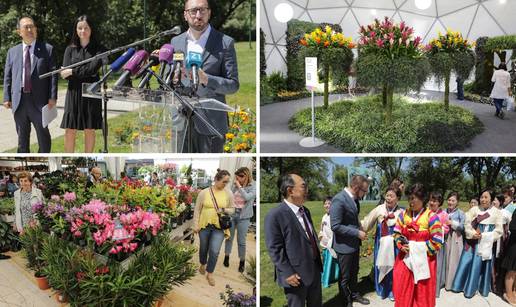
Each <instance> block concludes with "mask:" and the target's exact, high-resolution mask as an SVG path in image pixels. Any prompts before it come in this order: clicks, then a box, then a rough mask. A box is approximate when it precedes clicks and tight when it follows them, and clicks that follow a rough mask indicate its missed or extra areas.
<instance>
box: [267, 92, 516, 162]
mask: <svg viewBox="0 0 516 307" xmlns="http://www.w3.org/2000/svg"><path fill="white" fill-rule="evenodd" d="M423 94H424V95H426V96H427V97H428V98H429V99H435V100H437V101H442V95H443V93H441V92H433V91H423ZM343 99H349V95H347V94H346V95H330V99H329V100H330V103H333V102H336V101H340V100H343ZM322 100H323V97H322V96H316V97H315V102H316V106H321V105H322V104H323V102H322ZM450 103H452V104H455V105H459V106H462V107H464V108H466V109H468V110H471V111H472V112H473V113H475V115H476V116H477V117H478V119H480V121H482V123H483V124H484V132H482V133H481V134H479V135H477V136H476V137H475V138H474V139H473V140H472V143H471V146H469V147H468V148H466V149H465V150H463V151H460V152H463V153H510V152H516V142H512V141H511V140H510V138H509V136H511V135H513V134H514V131H515V130H516V114H515V113H514V112H509V113H506V116H505V119H504V120H500V119H499V118H497V117H495V116H494V106H491V105H485V104H480V103H475V102H471V101H467V100H464V101H459V100H456V99H455V94H453V93H452V94H450ZM308 107H310V98H303V99H299V100H293V101H287V102H278V103H273V104H269V105H265V106H261V107H260V114H261V115H260V116H261V117H260V151H261V152H263V153H294V152H297V153H338V152H341V151H340V150H339V149H337V148H335V147H333V146H330V145H327V144H326V145H323V146H320V147H315V148H304V147H301V146H300V145H299V141H300V140H301V139H302V138H303V136H301V135H299V134H298V133H297V132H294V131H292V130H290V129H289V127H288V121H289V119H290V118H291V117H292V116H293V115H294V114H295V113H296V112H297V111H299V110H301V109H304V108H308ZM316 129H317V121H316Z"/></svg>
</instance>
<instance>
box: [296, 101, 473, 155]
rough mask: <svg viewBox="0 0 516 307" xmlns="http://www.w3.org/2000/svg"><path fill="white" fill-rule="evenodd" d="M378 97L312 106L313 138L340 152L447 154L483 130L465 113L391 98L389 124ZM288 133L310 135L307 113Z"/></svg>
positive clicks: (309, 120)
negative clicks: (314, 130)
mask: <svg viewBox="0 0 516 307" xmlns="http://www.w3.org/2000/svg"><path fill="white" fill-rule="evenodd" d="M381 110H382V103H381V97H380V96H367V97H362V98H359V99H357V100H356V101H341V102H337V103H334V104H332V105H330V107H329V109H327V110H323V109H322V108H320V107H318V108H316V134H317V137H319V138H321V139H323V140H325V141H326V142H327V143H329V144H331V145H334V146H336V147H338V148H339V149H341V150H342V151H344V152H450V151H454V150H460V149H463V148H465V147H467V146H468V145H469V144H470V142H471V140H472V139H473V137H474V136H475V135H477V134H479V133H480V132H482V130H483V125H482V123H481V122H480V121H479V120H478V118H477V117H475V116H474V115H473V113H471V112H470V111H468V110H466V109H463V108H461V107H457V106H450V112H446V111H445V110H444V109H443V108H442V104H441V103H434V102H431V103H409V102H407V101H406V100H405V99H404V98H401V97H395V101H394V111H393V120H392V123H391V124H390V125H385V124H384V123H383V120H382V112H381ZM289 126H290V128H291V129H293V130H295V131H298V132H299V133H301V134H302V135H305V136H308V135H310V134H311V110H310V108H308V109H304V110H301V111H299V112H298V113H296V114H295V115H294V116H293V117H292V118H291V120H290V123H289Z"/></svg>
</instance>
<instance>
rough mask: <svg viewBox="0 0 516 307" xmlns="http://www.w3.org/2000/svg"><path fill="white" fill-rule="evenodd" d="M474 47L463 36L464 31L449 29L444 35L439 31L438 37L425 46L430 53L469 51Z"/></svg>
mask: <svg viewBox="0 0 516 307" xmlns="http://www.w3.org/2000/svg"><path fill="white" fill-rule="evenodd" d="M472 47H473V44H472V43H470V42H468V40H467V39H464V38H463V37H462V33H460V32H458V31H452V30H451V29H447V31H446V33H445V34H444V35H443V34H441V32H440V31H439V32H438V34H437V38H434V39H432V40H431V41H430V43H428V44H427V45H426V47H425V50H426V51H427V52H428V53H431V54H435V53H437V52H443V51H444V52H456V51H467V50H469V49H471V48H472Z"/></svg>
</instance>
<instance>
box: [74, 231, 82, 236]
mask: <svg viewBox="0 0 516 307" xmlns="http://www.w3.org/2000/svg"><path fill="white" fill-rule="evenodd" d="M73 235H74V237H80V236H82V233H81V232H80V231H79V230H76V231H74V233H73Z"/></svg>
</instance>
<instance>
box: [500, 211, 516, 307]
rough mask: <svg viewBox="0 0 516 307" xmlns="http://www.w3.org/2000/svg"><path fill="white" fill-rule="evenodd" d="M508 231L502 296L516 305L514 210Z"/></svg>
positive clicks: (515, 221)
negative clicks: (503, 292)
mask: <svg viewBox="0 0 516 307" xmlns="http://www.w3.org/2000/svg"><path fill="white" fill-rule="evenodd" d="M509 231H510V233H511V235H510V237H509V241H508V244H507V252H506V253H505V256H504V259H503V262H502V268H503V269H504V270H506V271H507V273H506V274H505V294H504V298H505V300H506V301H507V302H509V304H511V305H512V306H516V290H515V289H516V211H514V213H513V214H512V217H511V222H510V223H509Z"/></svg>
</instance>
